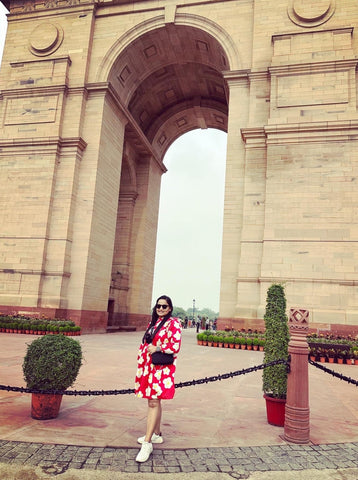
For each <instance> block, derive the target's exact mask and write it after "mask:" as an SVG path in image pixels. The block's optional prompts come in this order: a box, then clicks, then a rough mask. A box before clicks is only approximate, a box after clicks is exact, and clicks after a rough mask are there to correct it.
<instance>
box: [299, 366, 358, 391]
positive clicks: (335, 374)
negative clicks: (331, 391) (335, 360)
mask: <svg viewBox="0 0 358 480" xmlns="http://www.w3.org/2000/svg"><path fill="white" fill-rule="evenodd" d="M308 362H309V363H310V364H311V365H313V366H314V367H317V368H319V369H320V370H323V371H324V372H326V373H329V374H330V375H332V376H333V377H336V378H339V379H340V380H344V381H345V382H347V383H352V384H353V385H355V386H356V387H357V386H358V380H354V378H351V377H347V375H342V374H341V373H338V372H335V371H334V370H331V369H330V368H327V367H325V366H324V365H322V364H320V363H317V362H315V361H313V360H311V359H308Z"/></svg>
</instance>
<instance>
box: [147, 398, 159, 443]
mask: <svg viewBox="0 0 358 480" xmlns="http://www.w3.org/2000/svg"><path fill="white" fill-rule="evenodd" d="M161 417H162V405H161V401H160V400H159V399H155V400H154V399H149V400H148V417H147V431H146V434H145V439H144V441H145V442H151V440H152V435H153V433H154V432H155V433H157V434H158V435H159V434H160V421H161Z"/></svg>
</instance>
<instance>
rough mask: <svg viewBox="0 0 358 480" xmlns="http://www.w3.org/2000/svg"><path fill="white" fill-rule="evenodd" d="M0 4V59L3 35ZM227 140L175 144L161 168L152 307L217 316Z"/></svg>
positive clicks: (190, 137)
mask: <svg viewBox="0 0 358 480" xmlns="http://www.w3.org/2000/svg"><path fill="white" fill-rule="evenodd" d="M5 12H6V10H5V8H4V7H3V5H2V4H1V3H0V59H1V56H2V50H3V44H4V39H5V31H6V18H5ZM225 154H226V134H225V133H223V132H220V131H218V130H211V129H209V130H194V131H192V132H189V133H187V134H186V135H183V136H182V137H180V138H179V139H178V140H176V141H175V142H174V143H173V144H172V146H171V147H170V148H169V150H168V152H167V154H166V156H165V158H164V163H165V165H166V167H167V169H168V172H167V173H165V174H164V175H163V177H162V188H161V195H160V211H159V225H158V238H157V250H156V266H155V275H154V286H153V301H154V300H155V299H156V298H157V297H158V296H160V295H162V294H166V295H169V296H170V297H172V300H173V302H174V304H175V305H176V306H178V307H183V308H185V309H187V308H189V307H190V308H191V307H192V306H193V299H195V306H196V308H199V309H201V308H205V307H208V308H211V309H212V310H214V311H218V310H219V290H220V266H221V240H222V215H223V204H224V182H225Z"/></svg>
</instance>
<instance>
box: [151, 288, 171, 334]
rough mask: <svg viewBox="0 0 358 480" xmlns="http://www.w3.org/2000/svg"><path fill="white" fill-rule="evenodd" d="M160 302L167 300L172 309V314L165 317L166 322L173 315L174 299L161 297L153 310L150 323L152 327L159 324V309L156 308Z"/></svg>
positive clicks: (169, 313)
mask: <svg viewBox="0 0 358 480" xmlns="http://www.w3.org/2000/svg"><path fill="white" fill-rule="evenodd" d="M159 300H165V301H166V302H167V303H168V305H169V307H170V312H168V313H167V314H166V315H165V317H164V319H165V320H168V318H170V317H171V315H172V313H173V302H172V299H171V298H170V297H168V296H167V295H161V296H160V297H159V298H157V300H156V302H155V305H154V307H153V310H152V321H151V322H150V325H151V326H153V325H155V324H156V323H157V320H158V314H157V309H156V308H155V307H156V305H157V303H158V301H159Z"/></svg>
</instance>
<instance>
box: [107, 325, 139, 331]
mask: <svg viewBox="0 0 358 480" xmlns="http://www.w3.org/2000/svg"><path fill="white" fill-rule="evenodd" d="M136 330H137V328H136V327H135V326H133V325H108V327H107V333H115V332H135V331H136Z"/></svg>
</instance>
